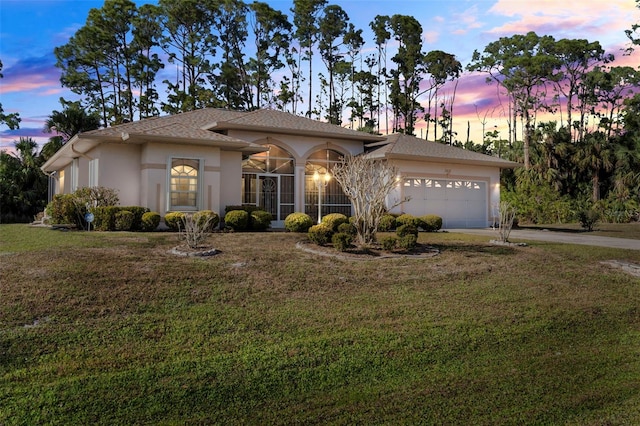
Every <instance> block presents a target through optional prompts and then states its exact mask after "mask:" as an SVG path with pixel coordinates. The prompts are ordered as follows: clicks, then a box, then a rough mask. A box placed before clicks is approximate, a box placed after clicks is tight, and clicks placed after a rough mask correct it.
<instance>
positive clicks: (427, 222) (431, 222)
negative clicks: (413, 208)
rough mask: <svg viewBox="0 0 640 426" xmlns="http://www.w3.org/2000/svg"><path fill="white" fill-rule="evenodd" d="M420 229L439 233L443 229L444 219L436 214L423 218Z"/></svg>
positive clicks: (421, 218)
mask: <svg viewBox="0 0 640 426" xmlns="http://www.w3.org/2000/svg"><path fill="white" fill-rule="evenodd" d="M419 219H420V227H421V228H422V229H424V230H425V231H426V232H437V231H439V230H440V229H442V218H441V217H440V216H438V215H435V214H428V215H424V216H421V217H420V218H419Z"/></svg>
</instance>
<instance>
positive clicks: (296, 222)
mask: <svg viewBox="0 0 640 426" xmlns="http://www.w3.org/2000/svg"><path fill="white" fill-rule="evenodd" d="M312 226H313V219H311V216H309V215H308V214H306V213H301V212H296V213H291V214H290V215H288V216H287V217H286V218H285V219H284V227H285V228H286V229H287V231H291V232H307V231H309V228H311V227H312Z"/></svg>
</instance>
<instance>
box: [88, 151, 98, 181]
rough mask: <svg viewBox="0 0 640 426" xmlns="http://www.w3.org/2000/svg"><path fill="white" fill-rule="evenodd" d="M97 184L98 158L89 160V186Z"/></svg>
mask: <svg viewBox="0 0 640 426" xmlns="http://www.w3.org/2000/svg"><path fill="white" fill-rule="evenodd" d="M96 186H98V159H97V158H96V159H94V160H91V161H89V187H90V188H93V187H96Z"/></svg>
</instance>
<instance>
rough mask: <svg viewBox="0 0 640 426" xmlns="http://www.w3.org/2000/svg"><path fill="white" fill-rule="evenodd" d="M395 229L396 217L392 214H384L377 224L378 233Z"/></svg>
mask: <svg viewBox="0 0 640 426" xmlns="http://www.w3.org/2000/svg"><path fill="white" fill-rule="evenodd" d="M393 229H396V216H394V215H392V214H385V215H383V216H382V217H381V218H380V223H379V224H378V231H380V232H387V231H391V230H393Z"/></svg>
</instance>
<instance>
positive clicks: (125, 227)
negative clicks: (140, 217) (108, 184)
mask: <svg viewBox="0 0 640 426" xmlns="http://www.w3.org/2000/svg"><path fill="white" fill-rule="evenodd" d="M133 220H134V214H133V212H131V211H129V210H120V211H118V212H116V214H115V225H116V231H129V230H131V228H132V226H133Z"/></svg>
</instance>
